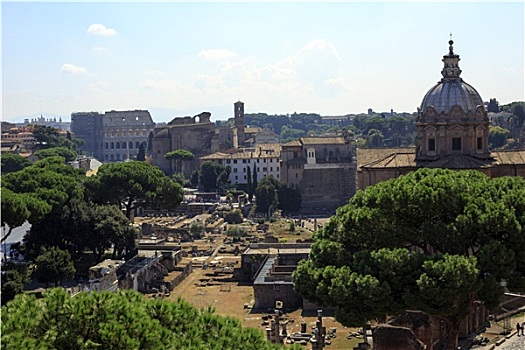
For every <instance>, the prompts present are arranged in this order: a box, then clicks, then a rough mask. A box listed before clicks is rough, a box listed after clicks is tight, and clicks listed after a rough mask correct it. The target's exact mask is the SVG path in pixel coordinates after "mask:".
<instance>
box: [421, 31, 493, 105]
mask: <svg viewBox="0 0 525 350" xmlns="http://www.w3.org/2000/svg"><path fill="white" fill-rule="evenodd" d="M453 43H454V42H453V41H452V40H450V41H449V45H450V46H449V53H448V55H445V56H443V63H444V67H443V70H442V71H441V75H442V76H443V78H442V79H441V81H440V82H438V83H437V84H436V85H434V86H433V87H432V88H431V89H430V90H428V92H427V93H426V95H425V97H424V98H423V102H422V103H421V111H422V112H424V111H425V109H426V108H427V107H429V106H433V107H434V109H435V110H436V112H437V113H438V114H441V113H445V114H448V113H449V111H450V109H451V107H453V106H456V105H458V106H461V108H462V109H463V111H464V112H465V113H468V112H470V111H475V110H476V107H477V106H479V105H483V100H482V99H481V96H480V95H479V93H478V92H477V91H476V89H474V88H473V87H472V86H471V85H470V84H467V83H466V82H464V81H463V79H461V78H460V74H461V69H459V66H458V62H459V60H460V59H459V55H456V54H454V51H453V47H452V44H453Z"/></svg>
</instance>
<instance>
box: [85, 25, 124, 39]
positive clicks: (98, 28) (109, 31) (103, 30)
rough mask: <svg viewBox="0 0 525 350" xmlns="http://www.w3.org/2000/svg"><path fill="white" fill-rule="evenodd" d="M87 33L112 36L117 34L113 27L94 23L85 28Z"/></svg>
mask: <svg viewBox="0 0 525 350" xmlns="http://www.w3.org/2000/svg"><path fill="white" fill-rule="evenodd" d="M87 33H88V34H92V35H102V36H113V35H117V31H116V30H115V29H113V28H108V27H106V26H105V25H103V24H100V23H94V24H92V25H90V26H89V27H88V29H87Z"/></svg>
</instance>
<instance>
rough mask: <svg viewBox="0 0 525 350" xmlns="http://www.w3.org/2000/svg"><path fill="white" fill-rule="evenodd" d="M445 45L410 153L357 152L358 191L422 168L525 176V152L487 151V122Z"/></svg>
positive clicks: (399, 150) (390, 150)
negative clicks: (437, 75)
mask: <svg viewBox="0 0 525 350" xmlns="http://www.w3.org/2000/svg"><path fill="white" fill-rule="evenodd" d="M448 43H449V50H448V54H446V55H444V56H443V60H442V61H443V69H442V70H441V75H442V78H441V80H440V81H439V82H438V83H437V84H436V85H434V86H433V87H431V88H430V90H428V92H427V93H426V94H425V96H424V97H423V101H422V102H421V107H420V108H418V116H417V120H416V132H417V138H416V147H415V149H414V148H375V149H370V148H368V149H365V148H363V149H358V150H357V175H358V176H357V177H358V188H360V189H364V188H365V187H367V186H370V185H374V184H376V183H378V182H380V181H384V180H387V179H391V178H395V177H398V176H400V175H403V174H406V173H408V172H410V171H414V170H416V169H417V168H421V167H427V168H449V169H477V170H480V171H482V172H483V173H485V174H487V175H488V176H491V177H497V176H505V175H511V176H522V177H525V151H500V152H491V151H490V150H489V142H488V139H489V125H490V121H489V118H488V116H487V112H486V110H485V107H484V105H483V100H482V98H481V96H480V94H479V93H478V92H477V91H476V89H475V88H474V87H473V86H472V85H470V84H468V83H467V82H465V81H464V80H463V79H462V77H461V69H460V68H459V61H460V58H459V55H457V54H456V53H454V47H453V44H454V42H453V41H452V40H450V41H449V42H448Z"/></svg>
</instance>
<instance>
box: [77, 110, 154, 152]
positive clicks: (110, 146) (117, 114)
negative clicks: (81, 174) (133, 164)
mask: <svg viewBox="0 0 525 350" xmlns="http://www.w3.org/2000/svg"><path fill="white" fill-rule="evenodd" d="M154 127H155V123H154V122H153V120H152V118H151V115H150V113H149V112H148V111H145V110H134V111H114V110H113V111H109V112H105V113H103V114H100V113H98V112H78V113H72V114H71V131H72V132H73V133H74V134H75V137H78V138H80V139H82V140H84V142H85V144H84V146H82V151H84V152H87V153H89V155H91V156H93V157H95V158H96V159H98V160H99V161H101V162H119V161H125V160H127V159H134V158H136V156H137V153H138V151H139V148H140V146H141V145H142V146H143V147H144V148H145V150H146V148H147V147H148V140H149V134H150V133H152V132H153V129H154Z"/></svg>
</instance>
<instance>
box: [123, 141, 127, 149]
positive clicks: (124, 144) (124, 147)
mask: <svg viewBox="0 0 525 350" xmlns="http://www.w3.org/2000/svg"><path fill="white" fill-rule="evenodd" d="M127 144H128V143H127V142H126V141H124V142H122V149H126V145H127Z"/></svg>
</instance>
